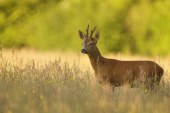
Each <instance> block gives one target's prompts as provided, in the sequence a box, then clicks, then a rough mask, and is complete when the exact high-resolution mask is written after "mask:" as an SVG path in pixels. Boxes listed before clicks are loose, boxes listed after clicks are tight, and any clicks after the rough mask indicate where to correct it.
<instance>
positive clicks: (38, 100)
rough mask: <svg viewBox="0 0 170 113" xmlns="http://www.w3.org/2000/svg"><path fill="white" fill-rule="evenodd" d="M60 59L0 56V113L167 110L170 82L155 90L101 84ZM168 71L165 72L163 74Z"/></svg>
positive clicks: (144, 112) (147, 112) (87, 72)
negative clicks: (41, 60) (45, 60)
mask: <svg viewBox="0 0 170 113" xmlns="http://www.w3.org/2000/svg"><path fill="white" fill-rule="evenodd" d="M61 60H62V59H58V60H54V61H49V62H47V63H45V65H41V64H40V63H38V62H36V61H34V60H32V61H30V62H27V63H23V62H22V61H21V60H20V59H18V61H17V62H16V61H15V58H14V61H12V62H11V61H8V60H5V58H4V57H3V56H2V55H1V57H0V113H151V112H153V113H169V111H170V107H169V106H170V101H169V100H170V83H169V82H166V83H164V82H162V83H161V85H160V86H159V88H158V91H156V92H154V93H153V92H148V91H146V90H143V89H130V88H124V87H120V88H116V89H115V91H114V92H112V91H111V88H109V87H106V86H105V87H103V86H101V85H100V84H99V83H98V82H97V81H96V79H95V77H94V75H93V72H91V71H90V70H87V69H86V70H83V71H82V69H80V68H79V66H78V65H76V64H75V65H69V62H65V63H62V62H61ZM167 74H168V73H166V75H167Z"/></svg>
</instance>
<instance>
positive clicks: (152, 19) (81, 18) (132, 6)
mask: <svg viewBox="0 0 170 113" xmlns="http://www.w3.org/2000/svg"><path fill="white" fill-rule="evenodd" d="M169 11H170V1H169V0H105V1H103V0H88V1H87V0H0V45H1V46H2V47H6V48H14V47H15V48H21V47H28V48H36V49H40V50H51V49H59V50H74V51H78V50H79V49H81V40H80V39H79V37H78V34H77V31H78V30H79V29H81V30H83V31H84V30H85V29H86V26H87V24H88V23H90V25H91V26H92V27H94V26H95V25H97V26H98V30H99V31H100V32H101V38H100V40H99V44H98V46H99V48H100V49H102V51H104V52H112V53H113V52H125V53H132V54H144V55H168V54H169V53H170V52H169V49H170V45H169V43H170V38H169V36H170V14H169Z"/></svg>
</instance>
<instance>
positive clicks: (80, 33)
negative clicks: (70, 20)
mask: <svg viewBox="0 0 170 113" xmlns="http://www.w3.org/2000/svg"><path fill="white" fill-rule="evenodd" d="M78 33H79V36H80V38H81V39H84V38H85V35H84V33H83V32H81V31H80V30H79V31H78Z"/></svg>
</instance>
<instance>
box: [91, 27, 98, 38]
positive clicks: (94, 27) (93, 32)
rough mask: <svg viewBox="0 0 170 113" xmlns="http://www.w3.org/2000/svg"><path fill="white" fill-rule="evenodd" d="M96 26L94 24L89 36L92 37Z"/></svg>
mask: <svg viewBox="0 0 170 113" xmlns="http://www.w3.org/2000/svg"><path fill="white" fill-rule="evenodd" d="M96 27H97V26H95V27H94V29H93V30H92V31H91V34H90V38H92V36H93V33H94V31H95V30H96Z"/></svg>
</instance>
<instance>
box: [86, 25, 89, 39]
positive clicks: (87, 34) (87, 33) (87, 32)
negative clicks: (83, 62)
mask: <svg viewBox="0 0 170 113" xmlns="http://www.w3.org/2000/svg"><path fill="white" fill-rule="evenodd" d="M88 36H89V24H88V26H87V29H86V38H88Z"/></svg>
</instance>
